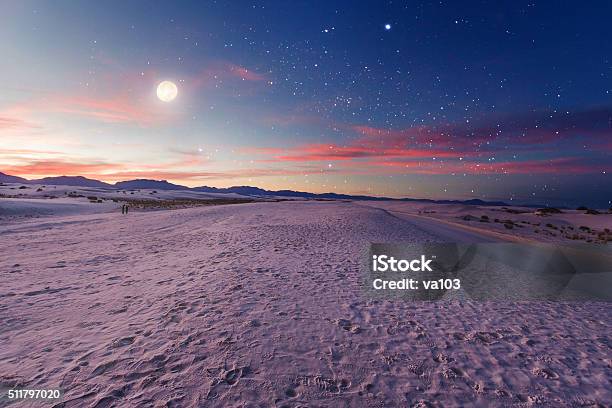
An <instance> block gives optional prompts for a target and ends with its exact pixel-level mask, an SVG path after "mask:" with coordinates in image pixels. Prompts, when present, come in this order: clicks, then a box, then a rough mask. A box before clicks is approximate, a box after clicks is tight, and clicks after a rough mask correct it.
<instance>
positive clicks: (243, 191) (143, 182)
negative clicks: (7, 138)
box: [0, 172, 508, 206]
mask: <svg viewBox="0 0 612 408" xmlns="http://www.w3.org/2000/svg"><path fill="white" fill-rule="evenodd" d="M0 183H21V184H42V185H63V186H76V187H92V188H108V189H118V190H140V189H150V190H183V191H198V192H203V193H234V194H240V195H244V196H251V197H292V198H313V199H316V198H318V199H335V200H401V201H418V202H430V203H440V204H467V205H493V206H506V205H508V204H506V203H504V202H503V201H483V200H480V199H472V200H463V201H462V200H431V199H424V198H423V199H420V198H399V199H397V198H389V197H374V196H365V195H350V194H337V193H319V194H317V193H308V192H304V191H293V190H264V189H262V188H259V187H252V186H233V187H227V188H218V187H208V186H201V187H187V186H182V185H180V184H173V183H170V182H168V181H166V180H148V179H136V180H128V181H119V182H117V183H115V184H109V183H105V182H103V181H100V180H94V179H90V178H87V177H83V176H58V177H44V178H41V179H34V180H28V179H25V178H23V177H17V176H11V175H9V174H5V173H2V172H0Z"/></svg>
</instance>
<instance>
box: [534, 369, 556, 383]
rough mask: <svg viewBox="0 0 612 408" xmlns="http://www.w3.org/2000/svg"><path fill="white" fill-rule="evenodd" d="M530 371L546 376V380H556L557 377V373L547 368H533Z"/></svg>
mask: <svg viewBox="0 0 612 408" xmlns="http://www.w3.org/2000/svg"><path fill="white" fill-rule="evenodd" d="M531 372H532V373H533V375H536V376H538V377H542V378H546V379H547V380H557V379H558V378H559V374H557V373H555V372H554V371H553V370H551V369H549V368H534V369H533V370H531Z"/></svg>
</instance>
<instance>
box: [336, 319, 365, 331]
mask: <svg viewBox="0 0 612 408" xmlns="http://www.w3.org/2000/svg"><path fill="white" fill-rule="evenodd" d="M334 323H336V324H337V325H338V326H340V327H342V328H343V329H344V330H346V331H348V332H351V333H353V334H357V333H360V332H361V327H359V326H358V325H356V324H353V323H352V322H351V321H350V320H347V319H336V320H334Z"/></svg>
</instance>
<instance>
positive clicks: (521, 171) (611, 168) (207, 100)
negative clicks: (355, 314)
mask: <svg viewBox="0 0 612 408" xmlns="http://www.w3.org/2000/svg"><path fill="white" fill-rule="evenodd" d="M0 7H1V9H2V10H1V13H0V56H1V58H0V73H1V74H2V75H0V171H2V172H4V173H8V174H13V175H19V176H23V177H28V178H39V177H44V176H53V175H64V174H65V175H83V176H86V177H90V178H96V179H99V180H104V181H108V182H115V181H119V180H126V179H134V178H154V179H167V180H169V181H172V182H175V183H181V184H185V185H189V186H200V185H209V186H223V187H224V186H231V185H253V186H258V187H262V188H267V189H294V190H302V191H312V192H329V191H331V192H337V193H351V194H369V195H385V196H392V197H415V198H454V199H468V198H481V199H486V200H504V201H507V202H514V203H524V202H530V203H544V204H550V205H568V206H575V205H582V204H584V205H591V206H597V207H605V208H607V207H608V206H610V200H612V182H611V181H610V173H611V172H612V164H611V163H612V161H611V160H610V157H611V152H612V30H611V29H610V18H611V16H612V3H611V2H607V1H602V2H597V1H593V2H568V1H550V2H542V1H532V2H529V1H506V2H503V1H500V2H494V1H490V2H482V1H479V2H467V1H461V2H459V1H455V2H450V1H449V2H442V1H436V2H417V1H390V2H382V1H368V2H359V1H308V2H302V1H293V0H292V1H278V2H275V1H267V2H245V1H217V2H207V1H202V2H199V1H198V2H167V1H166V2H150V1H140V2H137V1H130V2H125V1H117V2H112V1H100V2H93V1H90V2H76V1H53V2H51V1H5V2H3V3H2V5H1V6H0ZM164 80H168V81H171V82H173V83H175V84H176V86H177V88H178V95H177V97H176V99H174V100H172V101H168V102H164V101H162V100H160V99H159V98H158V97H157V95H156V88H157V86H158V84H159V83H160V82H162V81H164Z"/></svg>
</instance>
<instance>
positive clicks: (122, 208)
mask: <svg viewBox="0 0 612 408" xmlns="http://www.w3.org/2000/svg"><path fill="white" fill-rule="evenodd" d="M121 214H125V204H121Z"/></svg>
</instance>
